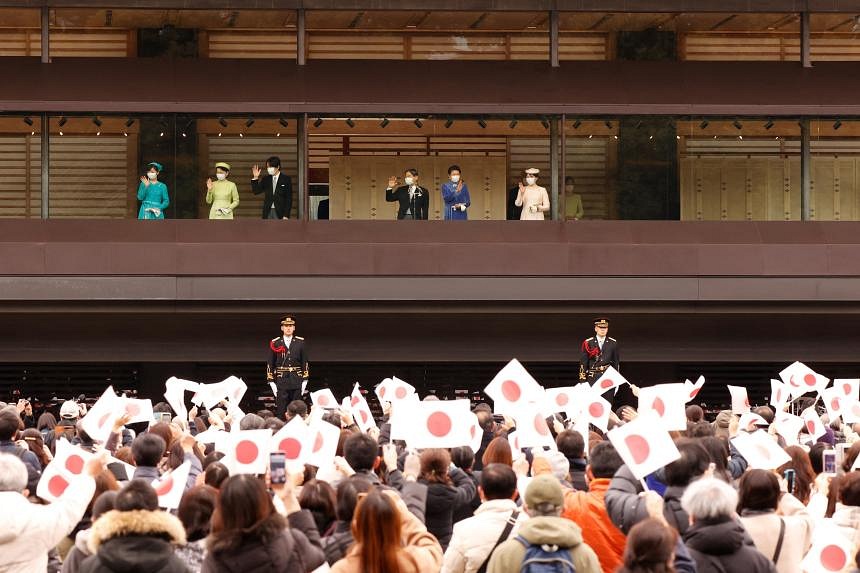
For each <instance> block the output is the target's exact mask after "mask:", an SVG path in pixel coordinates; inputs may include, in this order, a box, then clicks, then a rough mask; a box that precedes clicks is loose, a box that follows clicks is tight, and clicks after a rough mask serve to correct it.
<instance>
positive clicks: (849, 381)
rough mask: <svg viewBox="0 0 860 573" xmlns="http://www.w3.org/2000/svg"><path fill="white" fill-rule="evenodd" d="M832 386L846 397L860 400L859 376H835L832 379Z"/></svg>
mask: <svg viewBox="0 0 860 573" xmlns="http://www.w3.org/2000/svg"><path fill="white" fill-rule="evenodd" d="M833 387H834V388H839V391H840V392H841V393H842V395H843V396H845V397H846V398H853V399H855V400H860V378H837V379H836V380H834V381H833Z"/></svg>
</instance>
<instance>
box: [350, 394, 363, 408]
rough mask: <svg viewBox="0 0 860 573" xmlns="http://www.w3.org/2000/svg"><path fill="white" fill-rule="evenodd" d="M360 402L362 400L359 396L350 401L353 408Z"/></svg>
mask: <svg viewBox="0 0 860 573" xmlns="http://www.w3.org/2000/svg"><path fill="white" fill-rule="evenodd" d="M359 402H361V398H359V397H358V396H353V397H352V399H351V400H350V401H349V403H350V404H352V405H353V406H355V405H356V404H358V403H359Z"/></svg>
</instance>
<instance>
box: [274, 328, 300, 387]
mask: <svg viewBox="0 0 860 573" xmlns="http://www.w3.org/2000/svg"><path fill="white" fill-rule="evenodd" d="M307 379H308V353H307V350H306V349H305V339H304V338H302V337H301V336H293V339H292V341H291V342H290V347H289V348H287V347H286V345H285V344H284V338H283V337H282V336H279V337H277V338H273V339H272V341H271V342H270V343H269V361H268V363H267V364H266V380H268V381H269V382H275V383H276V384H285V385H286V386H285V387H286V389H287V390H295V389H297V388H301V387H302V380H307Z"/></svg>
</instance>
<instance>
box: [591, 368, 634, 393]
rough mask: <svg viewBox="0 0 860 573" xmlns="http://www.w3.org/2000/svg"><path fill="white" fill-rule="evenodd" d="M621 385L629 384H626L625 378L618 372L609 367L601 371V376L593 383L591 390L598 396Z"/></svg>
mask: <svg viewBox="0 0 860 573" xmlns="http://www.w3.org/2000/svg"><path fill="white" fill-rule="evenodd" d="M622 384H630V382H628V381H627V378H625V377H624V376H622V375H621V373H620V372H619V371H618V370H616V369H615V368H613V367H612V366H610V367H609V368H607V369H606V370H604V371H603V376H601V377H600V378H598V379H597V380H595V381H594V384H592V386H591V389H592V390H594V391H595V392H598V393H600V394H604V393H606V392H608V391H609V390H612V389H613V388H618V387H619V386H621V385H622Z"/></svg>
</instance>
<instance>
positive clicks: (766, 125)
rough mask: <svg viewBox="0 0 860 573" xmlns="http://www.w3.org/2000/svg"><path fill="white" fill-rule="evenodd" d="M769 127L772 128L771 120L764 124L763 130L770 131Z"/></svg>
mask: <svg viewBox="0 0 860 573" xmlns="http://www.w3.org/2000/svg"><path fill="white" fill-rule="evenodd" d="M771 127H773V120H772V119H769V120H767V123H766V124H764V128H765V129H770V128H771Z"/></svg>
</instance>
